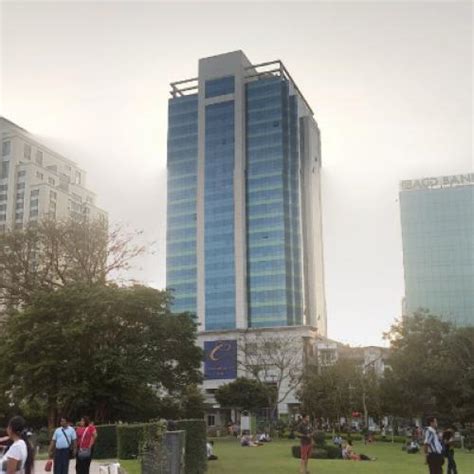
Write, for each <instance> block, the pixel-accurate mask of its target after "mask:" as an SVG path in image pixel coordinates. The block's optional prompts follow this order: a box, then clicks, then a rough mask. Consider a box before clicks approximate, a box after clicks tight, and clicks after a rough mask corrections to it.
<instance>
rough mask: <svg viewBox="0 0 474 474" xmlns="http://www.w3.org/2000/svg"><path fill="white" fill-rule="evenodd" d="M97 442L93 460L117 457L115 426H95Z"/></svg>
mask: <svg viewBox="0 0 474 474" xmlns="http://www.w3.org/2000/svg"><path fill="white" fill-rule="evenodd" d="M95 428H96V430H97V442H96V443H95V446H94V458H95V459H115V458H116V457H117V425H97V426H96V427H95Z"/></svg>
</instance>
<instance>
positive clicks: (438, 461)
mask: <svg viewBox="0 0 474 474" xmlns="http://www.w3.org/2000/svg"><path fill="white" fill-rule="evenodd" d="M427 459H428V466H429V468H430V474H443V464H444V456H443V455H442V454H438V453H429V454H428V458H427Z"/></svg>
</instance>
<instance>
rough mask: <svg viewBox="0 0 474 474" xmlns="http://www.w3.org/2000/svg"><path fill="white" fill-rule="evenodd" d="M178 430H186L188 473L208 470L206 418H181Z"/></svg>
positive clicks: (197, 473)
mask: <svg viewBox="0 0 474 474" xmlns="http://www.w3.org/2000/svg"><path fill="white" fill-rule="evenodd" d="M176 428H177V429H178V430H183V431H186V461H185V473H186V474H203V473H205V472H206V470H207V454H206V439H207V436H206V422H205V421H204V420H179V421H177V422H176Z"/></svg>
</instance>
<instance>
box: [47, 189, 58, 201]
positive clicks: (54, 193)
mask: <svg viewBox="0 0 474 474" xmlns="http://www.w3.org/2000/svg"><path fill="white" fill-rule="evenodd" d="M57 197H58V195H57V193H56V192H55V191H50V192H49V199H51V200H53V201H54V200H56V198H57Z"/></svg>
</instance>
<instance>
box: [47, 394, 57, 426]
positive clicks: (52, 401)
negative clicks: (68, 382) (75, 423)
mask: <svg viewBox="0 0 474 474" xmlns="http://www.w3.org/2000/svg"><path fill="white" fill-rule="evenodd" d="M57 416H58V407H57V401H56V397H51V396H48V428H49V430H53V429H54V428H55V427H56V423H57V422H58V420H57Z"/></svg>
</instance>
